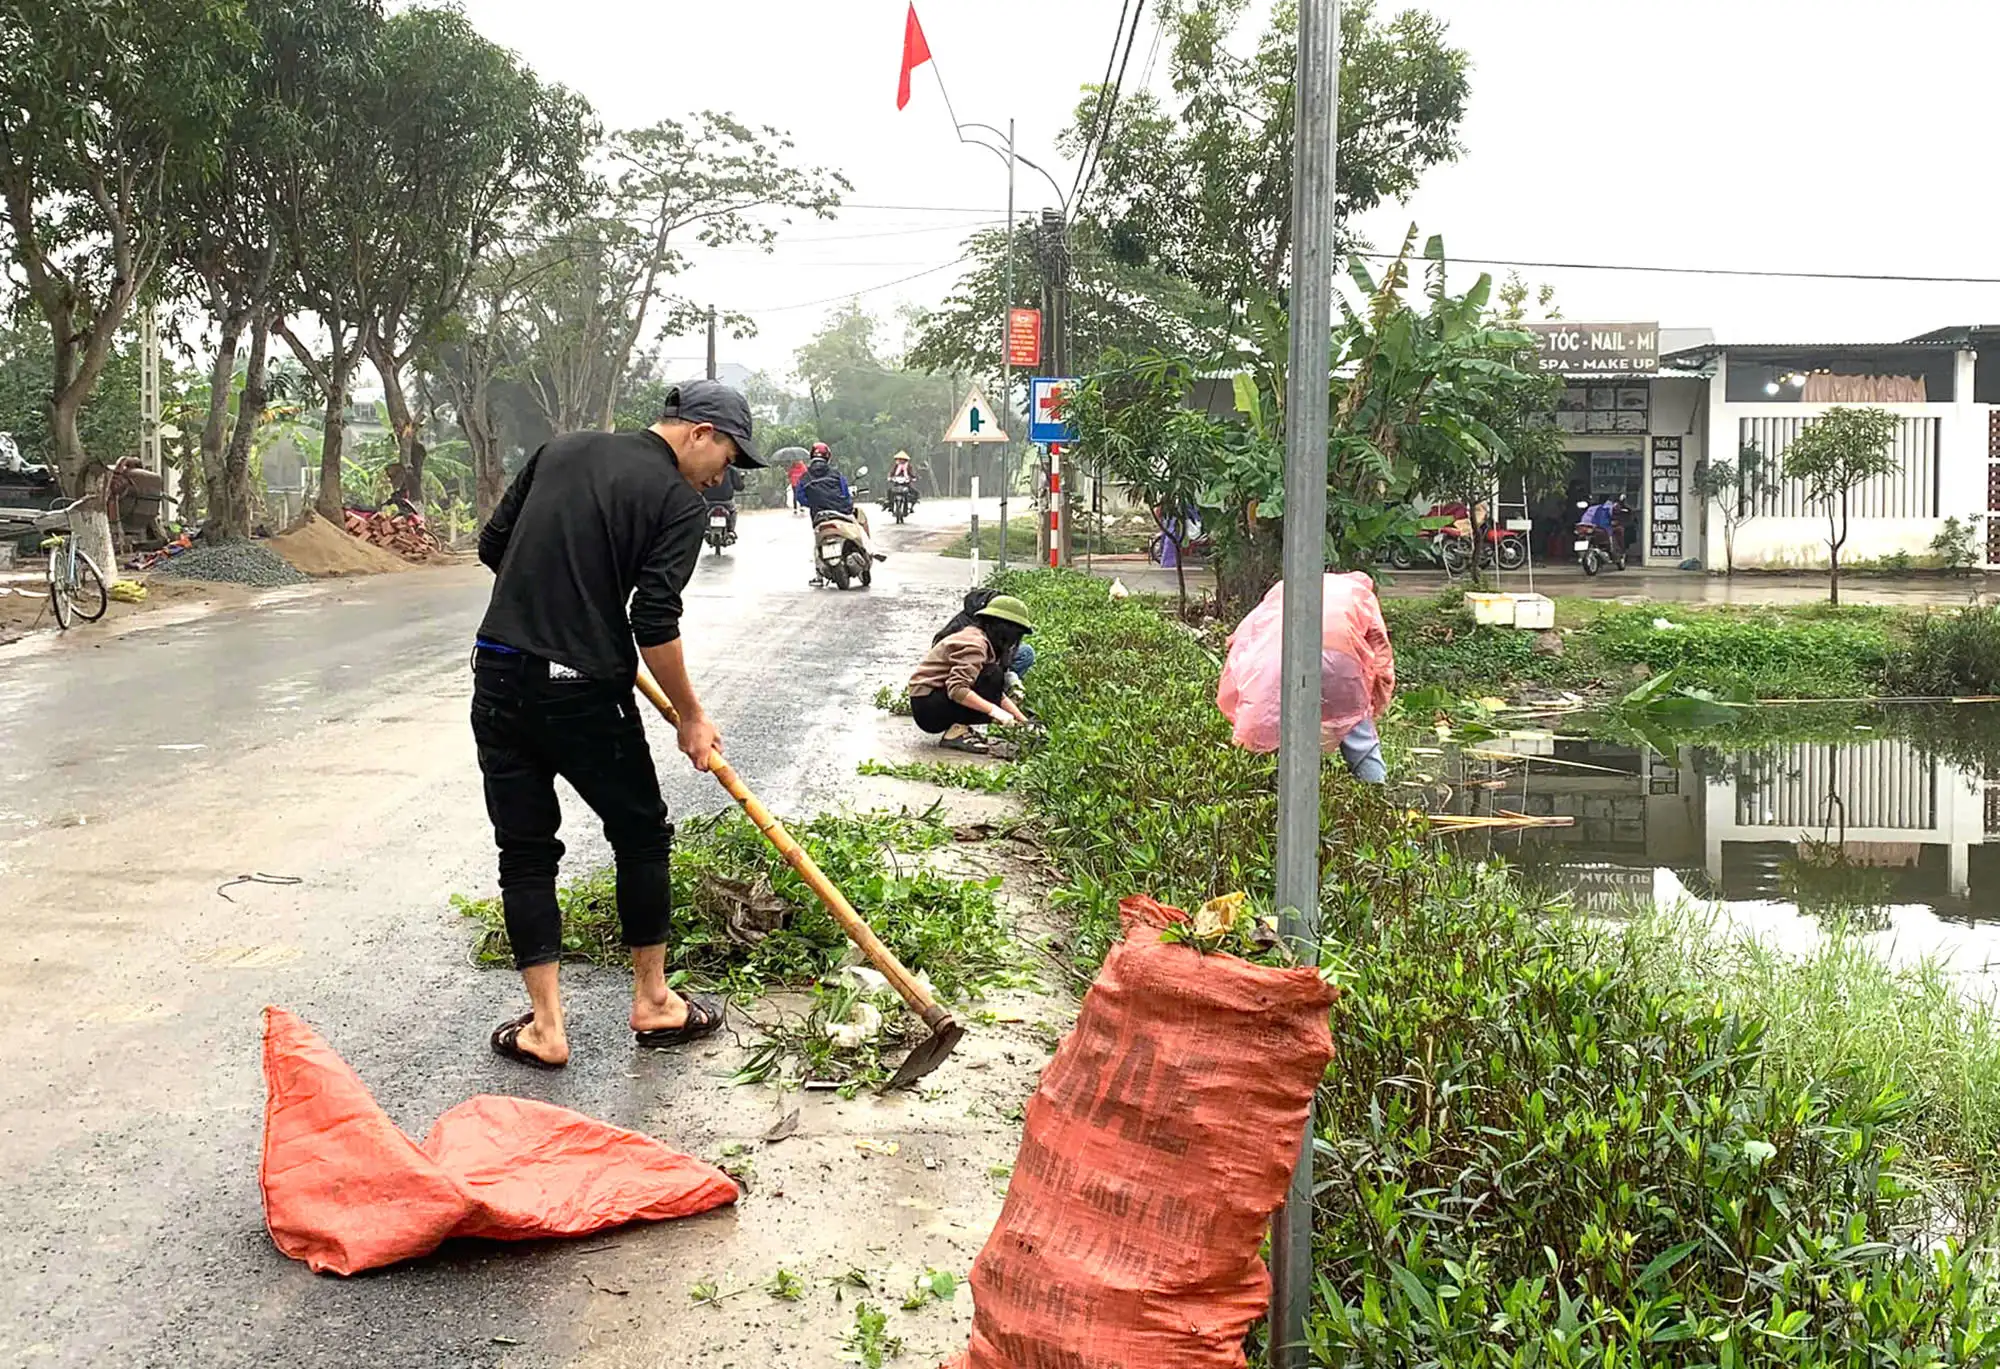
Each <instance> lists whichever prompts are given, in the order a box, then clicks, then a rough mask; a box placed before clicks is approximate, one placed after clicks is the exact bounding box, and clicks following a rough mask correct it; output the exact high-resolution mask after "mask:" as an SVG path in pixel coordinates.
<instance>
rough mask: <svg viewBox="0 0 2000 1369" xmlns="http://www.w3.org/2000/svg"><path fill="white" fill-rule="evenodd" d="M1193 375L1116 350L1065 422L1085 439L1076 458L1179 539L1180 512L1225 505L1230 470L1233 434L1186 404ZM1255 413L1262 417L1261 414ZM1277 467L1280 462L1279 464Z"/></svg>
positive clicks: (1181, 571)
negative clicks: (1156, 513) (1220, 491)
mask: <svg viewBox="0 0 2000 1369" xmlns="http://www.w3.org/2000/svg"><path fill="white" fill-rule="evenodd" d="M1195 374H1196V373H1195V368H1194V367H1193V365H1191V364H1190V363H1189V362H1188V361H1186V360H1185V359H1183V358H1179V357H1170V356H1163V355H1161V354H1159V353H1157V352H1153V353H1148V354H1147V355H1145V356H1140V357H1127V356H1125V355H1124V354H1123V353H1122V352H1119V351H1117V350H1115V349H1114V350H1111V351H1108V352H1107V353H1106V354H1105V356H1104V359H1103V363H1102V364H1101V365H1100V367H1099V369H1098V370H1097V372H1096V373H1095V374H1094V375H1093V376H1092V377H1091V379H1090V380H1089V382H1088V383H1086V384H1085V385H1083V386H1082V387H1080V388H1079V389H1078V390H1077V392H1076V393H1074V394H1073V395H1071V397H1070V398H1069V400H1068V402H1067V403H1066V405H1065V406H1064V409H1065V417H1067V418H1068V419H1069V420H1070V421H1071V422H1072V423H1075V424H1076V425H1077V427H1078V430H1079V435H1080V436H1081V437H1082V438H1083V442H1082V444H1081V446H1080V448H1079V450H1081V451H1083V452H1085V453H1087V454H1088V456H1089V458H1090V459H1091V460H1092V461H1093V462H1094V463H1095V465H1096V468H1097V469H1098V470H1099V471H1101V472H1102V473H1103V474H1104V475H1107V476H1109V477H1110V478H1111V479H1112V480H1115V481H1117V482H1119V483H1121V484H1123V485H1125V486H1126V487H1127V488H1128V489H1130V490H1131V492H1132V493H1133V495H1134V496H1136V497H1137V498H1138V499H1139V500H1140V502H1142V503H1143V504H1145V505H1146V507H1148V508H1150V509H1160V510H1163V511H1165V514H1166V516H1165V518H1164V519H1163V522H1162V525H1161V526H1162V532H1163V534H1164V535H1166V536H1168V537H1175V536H1176V533H1177V532H1178V530H1179V529H1180V527H1181V523H1182V520H1181V519H1180V518H1178V517H1177V516H1175V515H1176V512H1177V511H1179V510H1185V509H1201V510H1203V511H1204V512H1208V511H1212V510H1215V509H1216V507H1217V505H1218V504H1220V503H1222V502H1223V500H1222V499H1221V498H1219V497H1218V495H1217V488H1216V487H1217V485H1218V482H1217V479H1216V476H1217V474H1218V472H1219V471H1221V470H1222V469H1223V467H1224V466H1225V464H1226V462H1227V449H1228V446H1229V438H1230V434H1229V431H1228V429H1227V428H1226V427H1225V426H1224V425H1223V424H1221V423H1219V422H1217V421H1215V420H1214V419H1212V418H1210V417H1209V416H1208V415H1207V414H1205V413H1203V412H1201V411H1200V410H1199V409H1191V408H1189V407H1187V406H1186V405H1185V404H1184V403H1183V402H1182V401H1183V400H1184V399H1185V397H1186V396H1187V394H1188V392H1189V390H1190V389H1191V388H1192V387H1193V385H1194V381H1195ZM1252 390H1253V392H1254V385H1253V386H1252ZM1257 412H1258V413H1259V414H1260V415H1261V410H1258V411H1257ZM1253 435H1255V436H1259V437H1261V436H1262V434H1254V433H1253ZM1279 459H1280V461H1281V462H1282V456H1281V457H1280V458H1279ZM1178 540H1179V539H1178V538H1177V537H1176V541H1177V542H1178ZM1185 564H1186V562H1185V558H1184V557H1176V558H1175V578H1176V588H1177V589H1178V590H1179V593H1180V605H1181V616H1182V617H1184V618H1185V617H1186V616H1187V612H1188V597H1187V571H1186V570H1185V568H1184V567H1185Z"/></svg>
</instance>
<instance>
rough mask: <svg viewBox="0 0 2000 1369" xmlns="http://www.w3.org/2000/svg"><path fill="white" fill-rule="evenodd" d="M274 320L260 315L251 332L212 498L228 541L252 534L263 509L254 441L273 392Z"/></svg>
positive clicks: (222, 532)
mask: <svg viewBox="0 0 2000 1369" xmlns="http://www.w3.org/2000/svg"><path fill="white" fill-rule="evenodd" d="M270 344H271V319H270V316H269V315H268V314H265V315H260V316H259V317H258V319H257V322H256V323H255V324H254V325H253V326H252V328H251V331H250V356H249V359H248V360H247V361H246V362H245V363H244V367H243V398H242V399H241V400H240V401H238V403H237V406H236V427H235V428H234V430H232V431H231V432H230V434H229V448H228V450H227V451H226V452H225V453H224V454H223V458H222V480H221V483H220V484H218V485H217V486H216V492H215V497H214V499H213V500H212V501H211V502H212V503H213V504H214V505H215V509H216V523H217V532H218V534H219V535H220V536H221V537H222V538H223V539H224V540H225V541H228V540H234V539H240V538H244V537H248V536H249V535H250V532H251V529H252V527H253V526H254V525H255V523H256V518H257V514H258V513H259V512H261V509H260V507H259V506H260V504H261V503H262V501H261V500H259V499H258V497H257V492H256V491H255V490H254V489H252V488H251V485H250V443H251V441H252V439H253V438H254V437H255V435H256V432H257V423H258V420H259V419H261V418H262V417H263V415H264V405H265V404H266V403H267V402H269V395H268V394H267V392H266V391H265V388H264V373H265V362H266V360H267V358H268V355H269V352H270Z"/></svg>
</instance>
